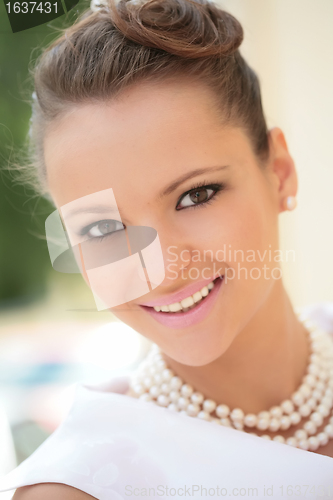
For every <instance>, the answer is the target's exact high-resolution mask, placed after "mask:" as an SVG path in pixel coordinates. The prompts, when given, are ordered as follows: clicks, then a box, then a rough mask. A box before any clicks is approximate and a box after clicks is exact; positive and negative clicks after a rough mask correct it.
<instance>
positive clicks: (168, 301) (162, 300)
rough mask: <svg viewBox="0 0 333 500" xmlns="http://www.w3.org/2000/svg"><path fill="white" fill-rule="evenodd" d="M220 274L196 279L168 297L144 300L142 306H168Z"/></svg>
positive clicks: (191, 293)
mask: <svg viewBox="0 0 333 500" xmlns="http://www.w3.org/2000/svg"><path fill="white" fill-rule="evenodd" d="M218 276H220V275H219V274H218V275H217V276H215V277H213V278H208V279H206V280H201V281H196V282H195V283H192V284H191V285H189V286H187V287H186V288H183V289H182V290H180V291H179V292H176V293H174V294H173V295H168V296H166V297H160V298H158V299H154V300H151V301H149V302H144V303H143V304H139V305H140V306H147V307H154V306H168V305H169V304H174V303H175V302H180V301H181V300H183V299H186V297H189V296H190V295H193V294H194V293H195V292H198V291H199V290H201V288H203V287H204V286H206V285H208V283H210V282H211V281H214V280H215V279H216V278H217V277H218Z"/></svg>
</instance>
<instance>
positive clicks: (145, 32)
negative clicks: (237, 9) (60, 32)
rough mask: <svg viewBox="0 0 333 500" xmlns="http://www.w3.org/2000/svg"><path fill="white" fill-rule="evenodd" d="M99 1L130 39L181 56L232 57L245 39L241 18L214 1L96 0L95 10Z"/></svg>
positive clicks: (93, 0)
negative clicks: (238, 19)
mask: <svg viewBox="0 0 333 500" xmlns="http://www.w3.org/2000/svg"><path fill="white" fill-rule="evenodd" d="M96 1H97V2H98V1H100V4H99V5H100V6H101V10H103V5H105V6H106V10H107V12H108V15H109V16H110V17H111V20H112V22H113V24H114V25H115V27H116V28H117V29H118V30H119V31H120V32H121V33H122V34H123V35H124V36H125V37H126V38H127V39H129V40H131V41H133V42H136V43H138V44H140V45H143V46H146V47H152V48H154V49H160V50H163V51H165V52H169V53H170V54H174V55H177V56H181V57H185V58H192V59H196V58H200V57H211V56H228V55H230V54H232V53H233V52H235V50H237V49H238V47H239V46H240V44H241V43H242V40H243V29H242V26H241V24H240V23H239V22H238V21H237V19H235V18H234V17H233V16H232V15H231V14H228V13H227V12H225V11H223V10H222V9H220V8H219V7H218V6H217V5H215V4H214V3H213V2H211V1H210V0H144V1H142V0H120V1H119V2H117V3H115V0H92V7H91V8H92V10H98V8H97V9H96V7H98V4H96V3H93V2H96ZM94 6H95V8H94Z"/></svg>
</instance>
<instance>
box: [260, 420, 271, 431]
mask: <svg viewBox="0 0 333 500" xmlns="http://www.w3.org/2000/svg"><path fill="white" fill-rule="evenodd" d="M269 423H270V421H269V419H268V418H259V419H258V422H257V429H260V430H261V431H265V430H266V429H268V426H269Z"/></svg>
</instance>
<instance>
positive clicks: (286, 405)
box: [281, 399, 294, 415]
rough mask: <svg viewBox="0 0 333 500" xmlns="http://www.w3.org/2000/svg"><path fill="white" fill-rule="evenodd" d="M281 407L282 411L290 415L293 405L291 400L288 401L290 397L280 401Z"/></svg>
mask: <svg viewBox="0 0 333 500" xmlns="http://www.w3.org/2000/svg"><path fill="white" fill-rule="evenodd" d="M281 409H282V411H284V413H287V414H288V415H290V414H291V413H292V412H293V411H294V405H293V402H292V401H290V399H286V400H285V401H283V402H282V403H281Z"/></svg>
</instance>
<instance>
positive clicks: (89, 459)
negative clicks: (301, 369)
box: [0, 303, 333, 500]
mask: <svg viewBox="0 0 333 500" xmlns="http://www.w3.org/2000/svg"><path fill="white" fill-rule="evenodd" d="M303 311H304V312H305V313H307V315H308V317H311V318H312V319H313V320H314V321H315V322H316V323H317V324H318V326H320V327H322V328H323V329H325V330H326V331H330V332H331V333H332V335H333V303H323V304H318V305H314V306H312V307H308V308H306V309H303ZM128 384H129V378H128V377H117V378H114V379H112V380H110V381H109V382H107V383H105V384H103V385H101V384H99V385H94V386H88V385H86V384H82V383H78V384H77V385H76V389H75V396H74V402H73V404H72V407H71V409H70V411H69V414H68V415H67V417H66V418H65V419H64V420H63V422H62V423H61V424H60V426H59V427H58V428H57V429H56V430H55V431H54V432H53V433H52V434H51V435H50V436H49V437H48V438H47V439H46V441H44V443H42V445H41V446H39V448H38V449H37V450H36V451H35V452H34V453H32V455H31V456H30V457H29V458H27V459H26V460H24V462H22V463H21V464H20V465H19V466H18V467H16V468H15V469H14V470H12V471H11V472H9V473H8V474H7V475H5V476H4V477H2V478H1V479H0V492H3V491H7V490H11V489H15V488H18V487H21V486H25V485H31V484H36V483H46V482H48V483H49V482H51V483H52V482H53V483H64V484H67V485H70V486H73V487H75V488H78V489H79V490H82V491H84V492H86V493H88V494H90V495H92V496H93V497H96V498H98V499H99V500H124V499H126V498H129V497H133V498H137V497H139V496H140V497H141V498H149V499H150V498H152V499H158V498H161V497H162V498H163V497H171V496H172V497H174V498H180V497H183V496H184V497H185V496H187V497H191V496H192V497H198V498H207V499H208V498H209V499H211V498H212V497H214V496H215V497H219V496H228V497H229V496H241V497H242V498H252V499H253V497H256V498H265V499H266V498H267V497H269V498H280V499H281V498H282V497H287V498H289V499H290V498H295V499H296V498H297V499H300V498H307V499H308V498H321V499H322V498H324V499H326V498H327V499H328V498H331V499H332V497H333V458H330V457H327V456H324V455H320V454H317V453H312V452H310V451H305V450H301V449H298V448H293V447H291V446H288V445H286V444H281V443H278V442H276V441H267V440H264V439H261V438H259V437H257V436H252V435H250V434H247V433H245V432H240V431H238V430H236V429H233V428H228V427H223V426H219V425H216V424H214V423H212V422H206V421H203V420H200V419H197V418H193V417H189V416H186V415H181V414H179V413H174V412H172V411H170V410H168V409H167V408H162V407H160V406H157V405H155V404H152V403H146V402H144V401H141V400H139V399H135V398H132V397H130V396H126V395H125V394H124V393H125V392H126V391H127V389H128ZM149 488H150V490H149ZM251 488H253V490H252V489H251ZM306 489H307V492H306Z"/></svg>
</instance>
